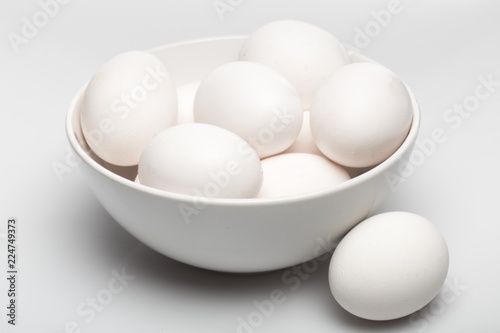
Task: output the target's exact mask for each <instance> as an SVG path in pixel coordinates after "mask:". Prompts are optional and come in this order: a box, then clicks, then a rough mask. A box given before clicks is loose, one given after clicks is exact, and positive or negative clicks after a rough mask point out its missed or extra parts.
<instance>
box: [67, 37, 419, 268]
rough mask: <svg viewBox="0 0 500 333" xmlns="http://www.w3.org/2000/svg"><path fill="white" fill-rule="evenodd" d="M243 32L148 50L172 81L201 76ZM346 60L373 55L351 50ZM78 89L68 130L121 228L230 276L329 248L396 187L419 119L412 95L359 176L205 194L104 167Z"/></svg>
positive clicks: (227, 55)
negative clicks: (325, 184)
mask: <svg viewBox="0 0 500 333" xmlns="http://www.w3.org/2000/svg"><path fill="white" fill-rule="evenodd" d="M245 38H246V37H226V38H212V39H203V40H196V41H189V42H183V43H178V44H173V45H167V46H164V47H159V48H155V49H153V50H150V52H151V53H152V54H154V55H156V56H157V57H159V58H160V59H161V60H162V61H163V62H164V63H165V65H166V66H167V68H168V69H169V70H170V72H171V74H172V75H173V78H174V80H175V82H176V85H177V86H178V87H179V86H183V85H188V84H191V85H192V84H193V83H196V82H199V81H201V80H202V79H203V78H204V77H205V76H206V75H207V74H208V73H209V72H210V71H212V70H213V69H215V68H216V67H218V66H220V65H222V64H224V63H227V62H230V61H235V60H236V59H237V57H238V53H239V49H240V47H241V45H242V43H243V42H244V40H245ZM351 59H352V61H353V62H359V61H367V62H371V61H372V60H370V59H368V58H366V57H363V56H361V55H358V54H355V53H352V54H351ZM84 89H85V86H84V87H82V88H81V89H80V91H79V92H78V93H77V94H76V96H75V97H74V99H73V101H72V103H71V106H70V108H69V112H68V115H67V120H66V132H67V136H68V140H69V143H70V146H71V148H72V149H73V150H74V152H75V153H76V155H77V156H78V157H79V159H80V164H79V169H80V170H81V172H82V174H83V177H84V179H85V181H86V182H87V184H88V186H89V187H90V188H91V190H92V192H93V193H94V195H95V197H96V198H97V200H98V201H99V202H100V203H101V204H102V206H103V207H104V208H105V209H106V210H107V211H108V212H109V214H110V215H111V216H112V217H113V218H114V219H115V220H116V221H117V222H118V223H119V224H120V225H122V226H123V227H124V228H125V229H126V230H127V231H128V232H129V233H131V234H132V235H133V236H135V237H136V238H137V239H139V240H140V241H141V242H143V243H144V244H146V245H148V246H149V247H151V248H153V249H154V250H156V251H158V252H159V253H162V254H164V255H165V256H168V257H170V258H173V259H175V260H178V261H180V262H183V263H186V264H189V265H193V266H197V267H201V268H205V269H210V270H216V271H224V272H233V273H252V272H261V271H269V270H275V269H280V268H284V267H288V266H292V265H296V264H300V263H302V262H305V261H307V260H311V259H312V258H316V257H319V256H321V255H322V254H324V253H326V252H328V251H330V250H332V249H333V247H334V246H335V244H336V243H337V242H338V241H339V240H340V239H341V238H342V236H343V235H344V234H346V233H347V232H348V231H349V230H350V229H351V228H353V227H354V226H355V225H356V224H357V223H358V222H360V221H362V220H363V219H365V218H366V217H368V216H369V215H370V213H371V212H372V211H373V210H374V209H376V208H377V207H378V206H379V205H380V204H381V203H382V201H383V200H384V199H385V198H386V197H387V196H388V195H389V194H390V193H391V191H392V190H393V189H394V185H395V183H397V179H398V178H397V177H399V175H400V171H401V170H405V166H406V165H407V164H408V163H409V162H408V160H409V155H410V153H411V151H412V149H413V146H414V143H415V140H416V137H417V134H418V130H419V124H420V112H419V108H418V105H417V103H416V101H415V99H414V97H413V95H412V94H411V92H410V95H411V97H412V102H413V112H414V113H413V121H412V125H411V128H410V131H409V133H408V135H407V137H406V139H405V141H404V142H403V144H402V145H401V146H400V148H399V149H398V150H397V151H396V152H395V153H394V154H393V155H392V156H390V157H389V158H388V159H387V160H385V161H384V162H382V163H380V164H379V165H377V166H375V167H373V168H371V169H370V170H368V171H366V172H364V173H362V174H361V175H359V176H357V177H355V178H353V179H351V180H349V181H347V182H345V183H342V184H340V185H338V186H336V187H334V188H330V189H326V190H323V191H318V192H315V193H311V194H305V195H299V196H293V197H286V198H275V199H216V198H211V199H205V198H196V197H193V196H188V195H181V194H176V193H170V192H165V191H161V190H156V189H153V188H149V187H146V186H143V185H140V184H138V183H135V182H134V181H133V178H130V179H131V180H129V179H127V178H124V177H122V176H120V175H118V174H116V173H114V172H112V171H110V170H109V169H110V168H109V166H108V168H106V167H105V163H103V161H102V160H100V159H99V158H98V157H96V156H95V154H93V153H92V152H91V151H90V149H89V148H88V146H87V144H86V142H85V140H84V138H83V135H82V133H81V129H80V123H79V111H80V106H81V99H82V95H83V92H84ZM125 169H127V168H125ZM118 170H119V168H118ZM115 172H116V170H115ZM126 172H127V173H129V174H131V172H130V170H126ZM132 174H133V172H132Z"/></svg>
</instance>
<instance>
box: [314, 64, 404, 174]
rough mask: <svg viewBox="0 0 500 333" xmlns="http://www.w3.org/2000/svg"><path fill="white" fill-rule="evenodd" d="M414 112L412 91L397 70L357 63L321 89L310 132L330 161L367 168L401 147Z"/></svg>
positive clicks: (340, 72)
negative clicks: (395, 71)
mask: <svg viewBox="0 0 500 333" xmlns="http://www.w3.org/2000/svg"><path fill="white" fill-rule="evenodd" d="M412 115H413V109H412V103H411V98H410V95H409V93H408V90H407V88H406V86H405V84H404V83H403V82H402V81H401V80H400V79H399V78H398V77H397V76H396V75H395V74H394V73H393V72H391V71H390V70H388V69H387V68H385V67H383V66H381V65H378V64H371V63H354V64H349V65H346V66H344V67H342V68H340V69H339V70H338V71H336V72H335V73H334V74H333V75H332V76H331V77H330V78H328V79H327V80H325V82H323V84H322V85H321V87H320V88H319V89H318V91H317V93H316V95H315V96H314V100H313V106H312V108H311V119H310V121H311V132H312V134H313V137H314V140H315V141H316V145H317V146H318V148H319V149H320V150H321V152H322V153H323V154H325V156H327V157H328V158H330V159H331V160H333V161H335V162H337V163H339V164H342V165H345V166H348V167H355V168H362V167H368V166H372V165H375V164H377V163H380V162H382V161H384V160H385V159H387V158H388V157H389V156H390V155H392V153H394V152H395V151H396V150H397V149H398V148H399V146H400V145H401V143H402V142H403V141H404V139H405V138H406V135H407V134H408V131H409V129H410V125H411V121H412Z"/></svg>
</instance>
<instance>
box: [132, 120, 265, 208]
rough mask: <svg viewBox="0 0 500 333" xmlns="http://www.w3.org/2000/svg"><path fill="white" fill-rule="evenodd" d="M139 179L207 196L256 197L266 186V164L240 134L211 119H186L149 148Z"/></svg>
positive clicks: (156, 138) (157, 137) (146, 182)
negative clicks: (199, 121) (201, 121)
mask: <svg viewBox="0 0 500 333" xmlns="http://www.w3.org/2000/svg"><path fill="white" fill-rule="evenodd" d="M139 179H140V182H141V184H142V185H146V186H150V187H154V188H157V189H161V190H165V191H170V192H176V193H181V194H188V195H193V196H196V197H201V198H208V199H209V198H251V197H254V196H255V195H257V193H258V192H259V190H260V187H261V185H262V167H261V163H260V160H259V158H258V156H257V154H256V152H255V151H254V150H253V149H252V148H251V147H250V146H249V145H248V143H247V142H246V141H245V140H243V139H242V138H240V137H239V136H237V135H236V134H234V133H232V132H230V131H228V130H225V129H223V128H220V127H217V126H213V125H209V124H195V123H193V124H181V125H176V126H174V127H171V128H169V129H167V130H165V131H163V132H162V133H160V134H158V135H157V136H156V137H155V138H154V139H153V140H152V141H151V143H150V144H149V145H148V146H147V147H146V149H145V150H144V152H143V154H142V156H141V159H140V162H139Z"/></svg>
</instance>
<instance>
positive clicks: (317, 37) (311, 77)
mask: <svg viewBox="0 0 500 333" xmlns="http://www.w3.org/2000/svg"><path fill="white" fill-rule="evenodd" d="M239 59H240V60H246V61H255V62H259V63H262V64H264V65H266V66H269V67H272V68H274V69H276V70H277V71H279V72H280V73H281V74H283V75H284V76H285V77H286V78H287V79H288V80H289V81H290V82H291V83H292V84H293V85H294V87H295V88H296V89H297V91H298V92H299V93H300V96H301V98H302V105H303V108H304V110H309V109H310V106H311V100H312V96H313V94H314V92H315V91H316V89H317V88H318V86H319V85H320V83H321V82H322V81H323V80H324V79H325V78H327V77H328V76H330V75H331V74H333V73H334V72H335V71H336V70H337V69H338V68H340V67H341V66H344V65H346V64H348V63H349V61H350V60H349V57H348V55H347V52H346V51H345V49H344V47H343V46H342V45H341V44H340V43H339V42H338V40H337V39H336V38H335V37H334V36H332V35H331V34H330V33H328V32H327V31H325V30H323V29H321V28H319V27H316V26H314V25H311V24H308V23H304V22H299V21H276V22H272V23H268V24H266V25H264V26H262V27H260V28H259V29H257V30H256V31H254V32H253V33H252V34H251V35H250V36H249V38H248V39H247V40H246V42H245V44H243V47H242V48H241V51H240V56H239Z"/></svg>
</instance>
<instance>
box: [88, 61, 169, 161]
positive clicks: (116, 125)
mask: <svg viewBox="0 0 500 333" xmlns="http://www.w3.org/2000/svg"><path fill="white" fill-rule="evenodd" d="M176 118H177V93H176V91H175V87H174V83H173V81H172V78H171V77H170V74H169V73H168V71H167V69H166V68H165V66H164V65H163V63H162V62H161V61H160V60H159V59H158V58H156V57H155V56H153V55H152V54H150V53H147V52H140V51H132V52H126V53H122V54H120V55H117V56H115V57H113V58H112V59H110V60H109V61H108V62H106V63H105V64H104V65H103V66H102V67H101V68H100V69H99V70H98V71H97V72H96V73H95V75H94V76H93V77H92V79H91V80H90V82H89V84H88V86H87V89H86V91H85V95H84V97H83V103H82V109H81V124H82V130H83V133H84V135H85V139H86V140H87V142H88V144H89V146H90V147H91V148H92V150H93V151H94V152H95V153H96V154H97V155H98V156H100V157H101V158H102V159H103V160H105V161H107V162H109V163H112V164H115V165H120V166H131V165H137V163H138V162H139V158H140V156H141V153H142V151H143V150H144V148H145V147H146V145H147V144H148V142H149V141H150V140H151V138H152V137H153V136H155V135H156V134H158V133H159V132H161V131H163V130H164V129H166V128H168V127H170V126H172V125H174V124H175V121H176Z"/></svg>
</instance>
